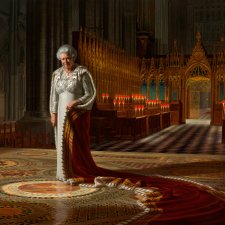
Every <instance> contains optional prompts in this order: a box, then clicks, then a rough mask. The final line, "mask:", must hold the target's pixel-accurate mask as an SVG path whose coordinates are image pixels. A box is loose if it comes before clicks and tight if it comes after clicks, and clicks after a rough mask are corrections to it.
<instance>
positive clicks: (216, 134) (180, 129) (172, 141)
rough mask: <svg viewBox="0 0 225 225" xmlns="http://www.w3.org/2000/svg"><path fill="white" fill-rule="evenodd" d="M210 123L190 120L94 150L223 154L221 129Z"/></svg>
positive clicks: (95, 146)
mask: <svg viewBox="0 0 225 225" xmlns="http://www.w3.org/2000/svg"><path fill="white" fill-rule="evenodd" d="M208 121H209V120H189V121H188V123H186V124H181V125H173V126H170V127H168V128H166V129H163V130H161V131H160V132H157V133H155V134H152V135H149V136H146V137H144V138H141V139H139V140H136V141H132V140H118V139H116V140H105V141H104V140H103V141H101V143H99V144H96V143H92V145H91V147H92V149H94V150H96V151H118V152H121V151H122V152H149V153H185V154H187V153H188V154H189V153H190V154H221V155H224V154H225V144H222V143H221V141H222V127H221V126H210V124H209V122H208Z"/></svg>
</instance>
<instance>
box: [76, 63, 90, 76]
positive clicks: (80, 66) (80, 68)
mask: <svg viewBox="0 0 225 225" xmlns="http://www.w3.org/2000/svg"><path fill="white" fill-rule="evenodd" d="M76 70H77V71H78V72H79V73H80V74H83V73H85V72H87V71H88V69H87V67H86V66H83V65H77V66H76Z"/></svg>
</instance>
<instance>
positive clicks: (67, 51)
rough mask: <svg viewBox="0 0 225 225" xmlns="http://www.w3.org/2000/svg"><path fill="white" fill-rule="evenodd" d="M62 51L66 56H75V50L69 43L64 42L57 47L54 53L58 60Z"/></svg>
mask: <svg viewBox="0 0 225 225" xmlns="http://www.w3.org/2000/svg"><path fill="white" fill-rule="evenodd" d="M62 53H65V54H67V55H68V56H70V57H72V58H74V60H75V59H76V58H77V51H76V50H75V49H74V48H73V47H72V46H71V45H68V44H65V45H62V46H60V47H59V49H58V51H57V53H56V57H57V59H58V60H60V55H61V54H62Z"/></svg>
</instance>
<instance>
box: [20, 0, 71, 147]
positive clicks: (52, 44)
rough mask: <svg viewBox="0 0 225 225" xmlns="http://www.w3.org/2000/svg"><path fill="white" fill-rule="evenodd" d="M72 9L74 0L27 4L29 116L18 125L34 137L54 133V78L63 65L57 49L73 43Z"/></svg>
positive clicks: (38, 0) (33, 0)
mask: <svg viewBox="0 0 225 225" xmlns="http://www.w3.org/2000/svg"><path fill="white" fill-rule="evenodd" d="M71 6H72V1H71V0H69V1H64V0H48V1H46V0H29V1H27V42H26V45H27V55H26V56H27V57H26V76H27V77H26V80H27V86H26V113H25V116H24V118H22V119H21V120H20V121H19V122H20V123H22V126H23V127H24V128H25V129H26V128H29V129H31V132H32V135H34V136H35V135H36V134H38V133H42V134H44V133H46V134H47V133H49V132H52V129H51V126H50V122H49V95H50V85H51V75H52V72H53V71H54V70H55V69H57V68H58V67H59V66H60V64H59V61H58V60H57V59H56V51H57V49H58V48H59V47H60V46H61V45H62V44H66V43H68V44H72V43H71V42H72V26H71V20H72V15H71V12H72V7H71ZM37 147H38V146H37Z"/></svg>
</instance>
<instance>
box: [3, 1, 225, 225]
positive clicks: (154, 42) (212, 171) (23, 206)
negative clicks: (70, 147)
mask: <svg viewBox="0 0 225 225" xmlns="http://www.w3.org/2000/svg"><path fill="white" fill-rule="evenodd" d="M0 25H1V26H0V31H1V35H0V59H1V60H0V155H1V158H0V168H1V170H0V224H2V225H9V224H12V225H19V224H24V225H25V224H26V225H31V224H41V225H64V224H69V225H72V224H79V225H114V224H118V225H123V224H133V225H134V224H136V225H138V224H139V225H144V224H146V225H147V224H153V225H186V224H187V225H188V224H192V225H201V224H202V225H222V224H225V220H224V212H225V40H224V38H225V2H224V1H223V0H183V1H180V0H67V1H64V0H7V1H1V2H0ZM62 44H70V45H72V46H73V47H74V48H75V49H77V52H78V57H77V59H76V61H77V63H78V64H81V65H84V66H86V67H87V68H88V70H89V71H90V72H91V74H92V77H93V80H94V83H95V86H96V90H97V96H96V101H95V104H94V106H93V108H92V111H91V118H90V121H91V125H90V142H91V143H90V144H91V152H92V155H93V158H94V160H95V162H96V164H97V165H99V166H101V167H104V168H108V169H111V170H116V171H125V172H132V173H134V174H141V175H146V176H153V177H156V178H160V179H161V180H160V182H162V183H160V182H159V181H158V180H157V179H156V180H155V182H156V183H157V182H159V183H160V185H162V186H163V185H166V186H165V188H164V189H165V190H164V189H162V191H165V193H170V194H168V196H163V197H162V199H163V200H160V199H157V200H156V199H154V200H151V201H152V202H151V204H150V203H149V204H147V203H146V202H145V203H146V204H143V199H142V198H143V196H142V197H140V196H139V195H138V194H137V193H136V192H135V191H133V190H129V191H124V190H122V189H119V188H106V187H101V188H96V187H94V186H85V185H84V186H82V185H81V186H70V185H67V184H64V183H63V182H59V181H56V179H55V168H56V150H55V141H54V130H53V128H52V126H51V123H50V114H49V95H50V85H51V76H52V72H53V71H54V70H55V69H57V68H58V67H59V66H60V62H59V61H58V60H57V58H56V51H57V49H58V48H59V46H61V45H62ZM158 185H159V184H158ZM152 186H153V187H154V182H153V183H152ZM160 190H161V189H160ZM178 195H179V197H180V198H181V200H180V201H178V200H177V199H176V196H178ZM167 199H172V200H170V201H168V202H167ZM148 200H149V199H148ZM160 201H161V202H160ZM140 202H141V203H140ZM178 209H179V210H178ZM180 211H182V212H180Z"/></svg>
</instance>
